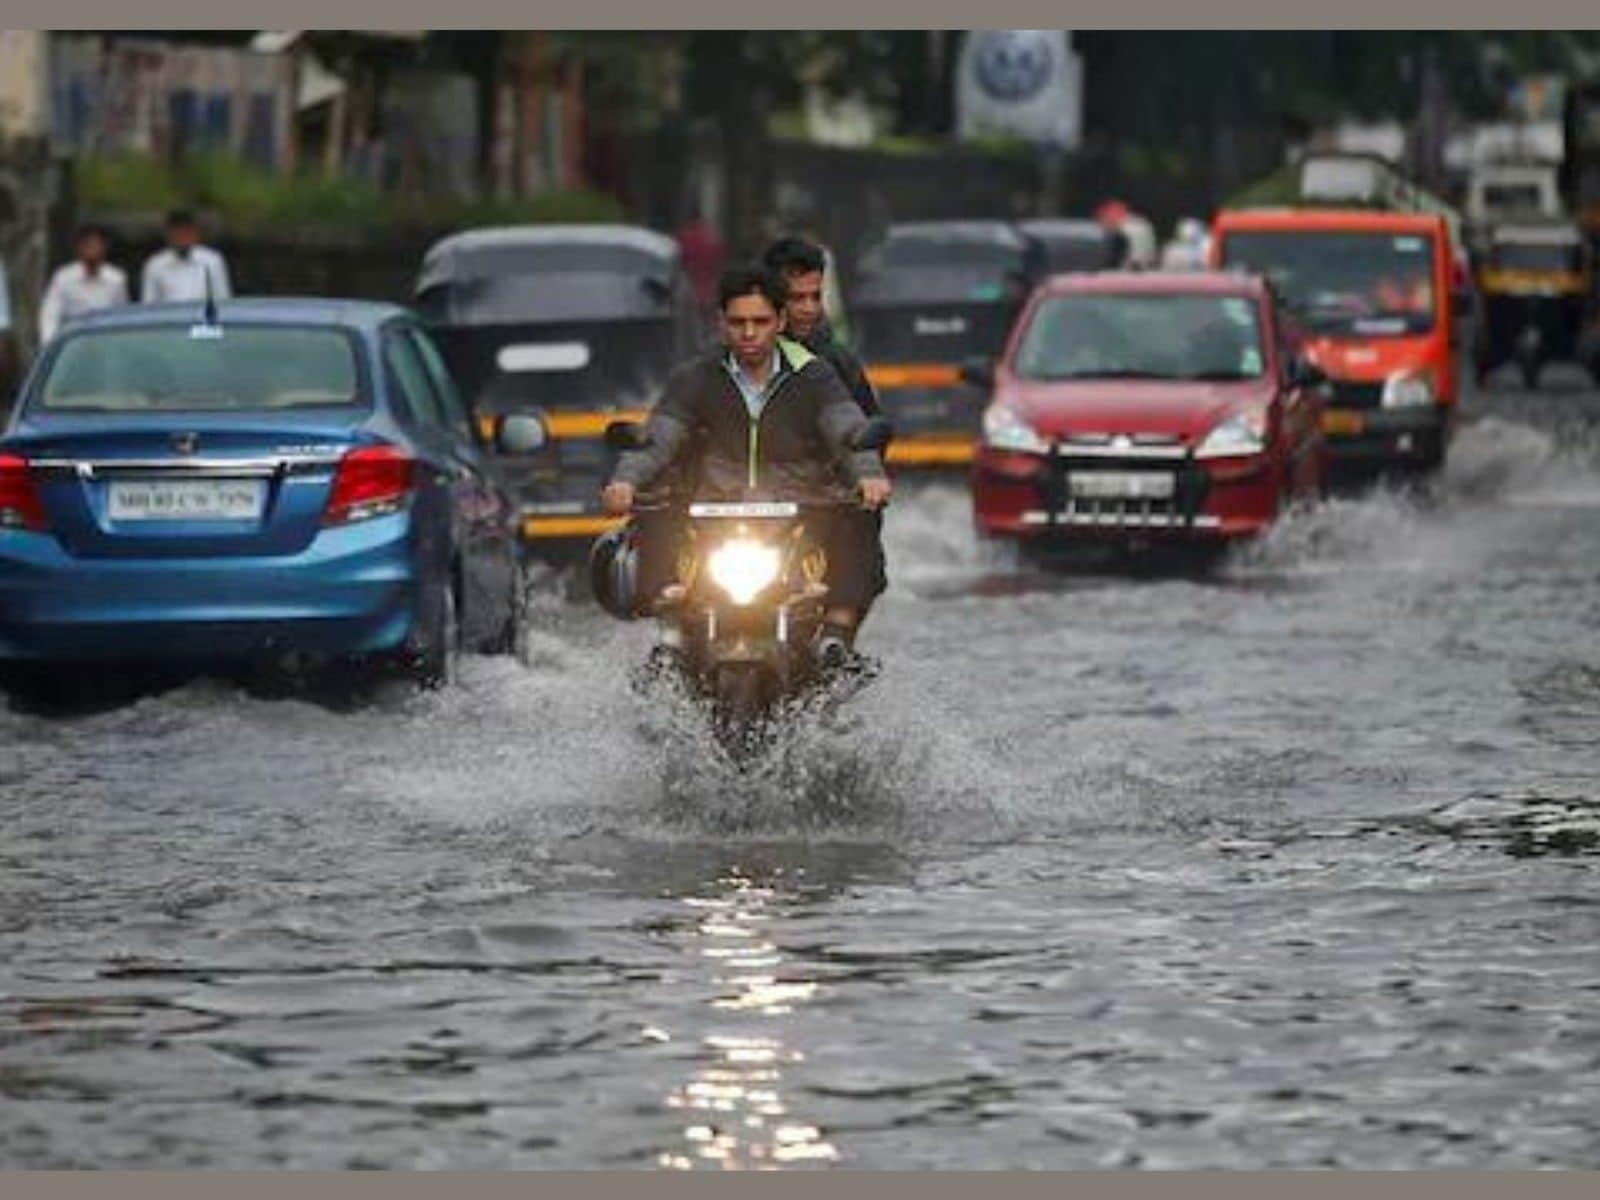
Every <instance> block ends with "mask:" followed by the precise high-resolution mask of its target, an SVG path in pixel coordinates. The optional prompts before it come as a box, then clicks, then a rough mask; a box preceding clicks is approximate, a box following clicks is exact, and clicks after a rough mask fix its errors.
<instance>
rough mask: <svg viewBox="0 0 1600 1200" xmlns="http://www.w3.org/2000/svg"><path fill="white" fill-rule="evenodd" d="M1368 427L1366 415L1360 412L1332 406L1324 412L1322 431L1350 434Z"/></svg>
mask: <svg viewBox="0 0 1600 1200" xmlns="http://www.w3.org/2000/svg"><path fill="white" fill-rule="evenodd" d="M1366 427H1367V419H1366V417H1365V416H1364V415H1363V414H1361V413H1358V412H1348V411H1346V410H1344V409H1339V408H1330V409H1327V410H1325V411H1324V412H1323V414H1322V432H1323V433H1333V434H1344V435H1346V436H1350V435H1353V434H1358V433H1360V432H1361V431H1362V430H1364V429H1365V428H1366Z"/></svg>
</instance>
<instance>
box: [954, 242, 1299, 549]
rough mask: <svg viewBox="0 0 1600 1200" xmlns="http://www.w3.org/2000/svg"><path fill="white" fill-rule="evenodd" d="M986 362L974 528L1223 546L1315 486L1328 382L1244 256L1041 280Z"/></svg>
mask: <svg viewBox="0 0 1600 1200" xmlns="http://www.w3.org/2000/svg"><path fill="white" fill-rule="evenodd" d="M968 373H969V378H974V379H975V381H976V379H980V378H984V377H988V380H987V381H988V382H989V384H990V386H991V388H992V394H991V400H990V404H989V407H988V409H987V411H986V412H985V413H984V420H983V437H982V440H981V442H980V444H979V448H978V453H977V457H976V460H975V462H974V463H973V505H974V511H975V516H976V519H977V525H978V530H979V532H980V533H981V534H983V535H985V536H988V537H994V538H1009V539H1015V540H1019V541H1022V542H1024V543H1025V544H1030V545H1034V546H1037V547H1040V548H1043V547H1044V546H1047V545H1050V544H1057V545H1059V544H1063V543H1069V542H1073V541H1086V540H1096V541H1101V542H1104V541H1107V540H1112V541H1119V540H1120V541H1122V542H1125V543H1140V544H1144V543H1167V542H1178V543H1189V544H1195V543H1200V544H1210V545H1212V546H1222V545H1226V544H1227V543H1228V542H1230V541H1232V540H1235V539H1240V538H1247V537H1251V536H1253V535H1255V534H1259V533H1261V532H1262V531H1263V530H1265V529H1266V528H1267V527H1268V526H1269V525H1270V524H1271V523H1272V522H1273V520H1274V519H1275V518H1276V516H1277V515H1278V513H1279V512H1280V511H1281V510H1282V509H1283V508H1284V506H1285V505H1286V504H1288V503H1289V502H1291V501H1293V500H1297V499H1301V498H1313V497H1316V496H1317V495H1319V494H1320V492H1321V488H1322V467H1323V444H1322V433H1321V415H1322V403H1323V401H1322V392H1321V384H1322V382H1323V380H1322V378H1321V375H1320V373H1319V372H1318V371H1317V370H1316V368H1315V367H1313V366H1311V365H1309V364H1308V363H1306V362H1304V361H1303V360H1301V359H1299V358H1296V357H1294V356H1292V355H1291V354H1289V352H1288V351H1287V350H1286V349H1285V341H1284V331H1283V330H1282V329H1281V327H1280V321H1279V313H1278V311H1277V305H1276V303H1275V302H1274V299H1273V294H1272V291H1271V289H1270V288H1269V287H1268V285H1267V284H1266V283H1265V281H1263V280H1262V279H1261V278H1260V277H1259V276H1254V275H1246V274H1241V273H1228V274H1223V273H1195V272H1184V273H1174V274H1158V273H1148V274H1145V273H1123V272H1106V273H1098V274H1092V275H1089V274H1085V275H1060V276H1056V277H1054V278H1052V279H1049V280H1046V281H1045V282H1044V283H1043V284H1042V285H1040V287H1039V288H1038V290H1037V291H1035V293H1034V294H1033V296H1032V297H1031V298H1030V300H1029V301H1028V304H1027V306H1026V307H1025V308H1024V309H1023V312H1022V314H1021V316H1020V317H1018V319H1017V322H1016V326H1015V327H1014V328H1013V329H1012V331H1011V336H1010V338H1009V339H1008V342H1007V346H1006V349H1005V353H1004V356H1003V357H1002V358H1001V359H1000V361H999V363H998V364H996V365H995V366H994V367H993V369H992V371H991V370H990V369H988V368H987V367H986V368H984V369H982V370H979V369H978V368H977V367H976V366H974V367H972V368H969V372H968Z"/></svg>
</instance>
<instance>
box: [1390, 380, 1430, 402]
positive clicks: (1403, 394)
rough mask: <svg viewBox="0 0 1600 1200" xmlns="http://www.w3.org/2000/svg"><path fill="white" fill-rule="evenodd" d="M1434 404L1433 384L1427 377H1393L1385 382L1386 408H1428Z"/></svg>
mask: <svg viewBox="0 0 1600 1200" xmlns="http://www.w3.org/2000/svg"><path fill="white" fill-rule="evenodd" d="M1432 403H1433V384H1432V383H1431V382H1429V380H1428V377H1427V376H1426V375H1391V376H1389V378H1388V379H1386V380H1384V381H1383V407H1384V408H1426V407H1427V406H1428V405H1430V404H1432Z"/></svg>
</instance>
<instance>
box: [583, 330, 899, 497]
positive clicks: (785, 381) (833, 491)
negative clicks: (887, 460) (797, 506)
mask: <svg viewBox="0 0 1600 1200" xmlns="http://www.w3.org/2000/svg"><path fill="white" fill-rule="evenodd" d="M766 397H767V398H766V402H765V404H764V405H763V407H762V409H761V414H760V416H759V417H755V418H752V417H751V415H750V410H749V408H748V407H747V406H746V404H745V401H744V397H743V396H742V395H741V394H740V392H739V388H738V385H737V384H736V383H735V382H734V380H733V376H732V375H731V374H730V372H729V366H728V357H727V354H726V352H725V351H722V350H718V351H717V352H715V353H713V354H709V355H706V356H705V357H703V358H697V359H694V360H692V361H690V362H688V363H685V364H684V365H683V366H681V367H679V368H678V369H677V370H676V371H674V372H673V374H672V377H671V378H670V379H669V380H668V382H667V388H666V391H665V392H664V393H663V395H662V397H661V400H660V402H659V403H658V404H657V405H656V406H655V408H654V409H653V410H652V411H651V413H650V418H649V421H648V423H647V426H646V430H647V432H648V434H649V444H648V445H647V446H645V447H644V448H643V449H641V450H635V451H631V452H629V453H627V454H624V455H623V456H622V457H621V459H620V460H619V461H618V463H617V469H616V472H615V473H614V474H613V476H612V479H613V480H614V481H615V482H619V483H631V484H632V485H633V486H634V487H635V488H636V489H639V490H644V489H648V488H649V487H650V486H651V485H652V484H654V483H656V482H657V481H658V480H659V479H660V478H661V476H662V475H663V473H664V472H665V471H666V470H667V468H668V467H670V466H673V465H675V464H678V463H679V461H680V458H681V457H683V456H685V455H690V454H692V455H693V456H694V457H695V459H696V460H697V461H696V462H695V463H694V470H693V471H692V472H691V474H692V475H693V477H694V478H695V480H696V484H695V488H694V491H695V494H696V495H697V496H700V497H702V498H705V499H736V498H739V497H741V496H744V495H748V494H750V493H757V494H760V495H763V496H768V497H772V498H775V499H783V500H802V501H824V500H834V499H842V498H844V497H843V496H842V494H841V493H842V490H843V485H842V483H841V476H842V479H843V481H844V483H848V484H849V485H854V484H855V483H857V482H859V481H860V480H862V479H868V478H882V477H883V476H884V469H883V462H882V460H881V459H880V458H879V457H878V455H877V453H876V452H874V451H870V450H862V451H852V450H851V449H850V448H849V442H850V439H851V437H852V436H853V435H854V434H855V433H856V431H857V430H858V429H859V428H860V427H861V426H862V425H863V424H865V422H866V420H867V417H866V415H865V414H864V413H863V412H862V411H861V407H860V405H858V404H857V403H856V401H855V400H854V399H852V398H851V396H850V393H849V392H848V391H846V390H845V386H844V384H843V383H842V382H841V381H840V379H839V377H838V375H837V374H836V373H835V371H834V369H833V368H832V367H830V366H829V365H828V363H827V362H826V361H824V360H823V359H822V358H820V357H818V356H817V355H815V354H812V353H811V352H810V351H809V350H807V349H806V348H805V347H804V346H802V345H800V344H799V343H798V342H792V341H790V340H788V339H787V338H779V339H778V370H777V371H776V372H775V373H774V374H773V377H772V379H771V380H770V381H769V382H768V384H767V390H766Z"/></svg>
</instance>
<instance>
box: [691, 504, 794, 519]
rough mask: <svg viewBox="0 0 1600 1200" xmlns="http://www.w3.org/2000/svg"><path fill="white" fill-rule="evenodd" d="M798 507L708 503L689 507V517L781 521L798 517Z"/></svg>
mask: <svg viewBox="0 0 1600 1200" xmlns="http://www.w3.org/2000/svg"><path fill="white" fill-rule="evenodd" d="M799 513H800V506H799V505H798V504H795V503H793V502H791V501H787V500H775V501H749V502H746V503H734V504H714V503H710V502H705V503H696V504H691V505H689V515H690V516H691V517H731V518H735V519H738V520H762V519H769V520H770V519H781V518H783V517H793V516H798V515H799Z"/></svg>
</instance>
